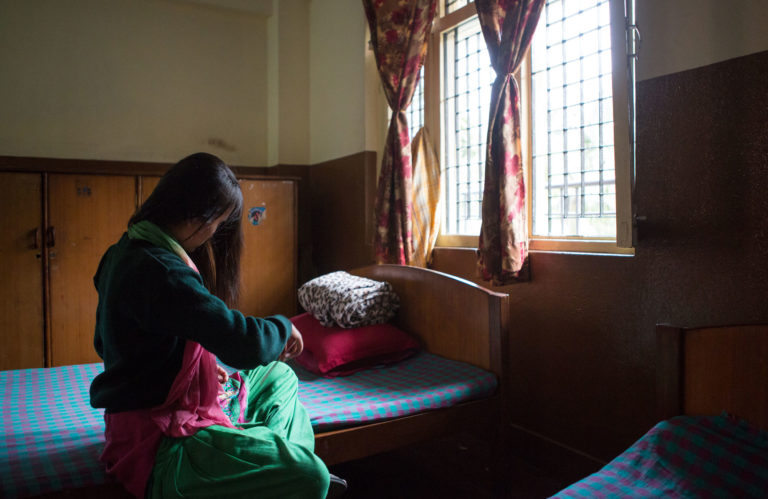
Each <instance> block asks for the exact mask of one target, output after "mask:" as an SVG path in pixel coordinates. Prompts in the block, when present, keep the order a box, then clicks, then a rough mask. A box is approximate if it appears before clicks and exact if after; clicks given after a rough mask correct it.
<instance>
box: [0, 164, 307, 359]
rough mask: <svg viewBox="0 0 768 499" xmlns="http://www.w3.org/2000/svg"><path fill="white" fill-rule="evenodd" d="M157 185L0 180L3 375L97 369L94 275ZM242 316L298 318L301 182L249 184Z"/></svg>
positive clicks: (4, 176)
mask: <svg viewBox="0 0 768 499" xmlns="http://www.w3.org/2000/svg"><path fill="white" fill-rule="evenodd" d="M158 180H159V176H154V175H150V176H143V175H141V176H137V175H130V174H125V175H123V174H109V175H105V174H96V173H93V174H91V173H82V174H81V173H68V172H51V173H45V172H30V173H27V172H18V171H15V172H0V214H1V215H0V216H2V227H3V230H2V231H0V345H2V346H0V370H5V369H23V368H33V367H44V366H60V365H68V364H81V363H87V362H98V361H99V360H100V359H99V357H98V355H97V354H96V352H95V350H94V348H93V334H94V326H95V322H96V317H95V316H96V305H97V302H98V295H97V293H96V289H95V288H94V285H93V276H94V274H95V273H96V269H97V268H98V264H99V261H100V260H101V257H102V255H103V254H104V252H105V251H106V250H107V248H108V247H109V246H110V245H111V244H113V243H115V242H116V241H117V240H118V239H119V238H120V236H121V234H122V233H123V232H124V231H125V229H126V226H127V223H128V220H129V218H130V217H131V215H132V214H133V213H134V211H135V209H136V207H137V205H138V203H139V202H143V200H144V199H146V197H148V196H149V194H150V193H151V192H152V189H154V187H155V185H157V181H158ZM240 181H241V186H242V189H243V198H244V206H243V208H244V213H243V232H244V236H245V248H244V251H243V257H242V261H241V264H242V282H243V288H242V292H241V301H240V309H241V310H242V311H243V312H244V313H246V314H249V315H257V316H264V315H272V314H277V313H280V314H284V315H288V316H291V315H294V314H295V313H296V274H297V271H296V261H297V258H296V253H297V234H296V218H297V213H296V210H297V205H296V192H297V191H296V181H295V180H292V179H275V178H255V177H244V178H242V179H241V180H240Z"/></svg>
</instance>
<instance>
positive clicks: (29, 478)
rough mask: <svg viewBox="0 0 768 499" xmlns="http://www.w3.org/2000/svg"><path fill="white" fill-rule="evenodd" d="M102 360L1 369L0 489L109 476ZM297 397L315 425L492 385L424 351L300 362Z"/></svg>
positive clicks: (454, 398)
mask: <svg viewBox="0 0 768 499" xmlns="http://www.w3.org/2000/svg"><path fill="white" fill-rule="evenodd" d="M102 369H103V367H102V365H101V364H84V365H76V366H65V367H55V368H48V369H22V370H16V371H0V390H1V391H2V401H1V402H0V420H1V421H0V432H1V433H2V435H0V436H1V438H2V442H3V445H2V448H1V449H0V497H2V498H14V497H28V496H34V495H39V494H44V493H49V492H55V491H58V490H63V489H71V488H77V487H85V486H91V485H98V484H102V483H105V482H108V481H109V478H108V477H107V476H106V475H105V473H104V470H103V468H102V467H101V465H100V463H99V462H98V457H99V454H100V453H101V449H102V447H103V445H104V419H103V410H99V409H93V408H92V407H91V406H90V403H89V397H88V388H89V386H90V384H91V380H92V379H93V378H94V377H95V376H96V375H97V374H98V373H99V372H101V370H102ZM297 371H298V372H297V373H298V374H299V377H300V384H299V398H300V400H301V401H302V402H303V403H304V405H305V406H306V407H307V409H308V411H309V414H310V417H311V420H312V425H313V427H314V428H315V430H316V431H323V430H325V429H328V428H332V427H339V426H342V425H343V426H351V425H354V424H355V423H360V422H371V421H375V420H380V419H385V418H391V417H395V416H401V415H406V414H412V413H415V412H419V411H421V410H424V409H431V408H439V407H446V406H449V405H452V404H455V403H458V402H461V401H464V400H469V399H472V398H479V397H482V396H485V395H488V394H490V393H492V392H493V391H494V390H495V387H496V379H495V377H494V376H493V375H492V374H489V373H487V372H486V371H483V370H481V369H478V368H475V367H472V366H469V365H466V364H462V363H458V362H453V361H450V360H447V359H444V358H441V357H437V356H434V355H430V354H420V355H418V356H416V357H413V358H411V359H408V360H406V361H404V362H401V363H399V364H396V365H394V366H390V367H388V368H386V369H374V370H369V371H362V372H359V373H356V374H354V375H352V376H349V377H346V378H336V379H333V380H331V379H326V378H315V377H313V376H312V375H309V374H308V373H306V372H302V371H300V370H299V369H298V368H297Z"/></svg>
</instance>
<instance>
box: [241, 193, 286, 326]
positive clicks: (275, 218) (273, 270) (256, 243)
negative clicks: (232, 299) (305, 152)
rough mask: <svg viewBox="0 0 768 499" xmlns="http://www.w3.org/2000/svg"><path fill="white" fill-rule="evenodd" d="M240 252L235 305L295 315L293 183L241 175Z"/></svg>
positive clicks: (261, 313) (261, 312) (253, 311)
mask: <svg viewBox="0 0 768 499" xmlns="http://www.w3.org/2000/svg"><path fill="white" fill-rule="evenodd" d="M240 187H241V189H242V191H243V239H244V243H245V244H244V248H243V257H242V261H241V272H242V287H241V291H240V310H241V311H242V312H243V313H245V314H248V315H255V316H257V317H263V316H266V315H273V314H283V315H285V316H287V317H291V316H292V315H295V314H296V277H297V276H296V274H297V269H296V263H297V255H296V252H297V249H296V248H297V234H296V218H297V216H296V194H295V193H296V183H295V182H293V181H289V180H250V179H241V180H240Z"/></svg>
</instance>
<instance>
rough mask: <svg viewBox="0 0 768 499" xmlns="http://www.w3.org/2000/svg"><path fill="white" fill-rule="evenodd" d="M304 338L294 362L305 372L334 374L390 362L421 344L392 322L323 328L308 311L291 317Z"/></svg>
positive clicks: (405, 356) (408, 353)
mask: <svg viewBox="0 0 768 499" xmlns="http://www.w3.org/2000/svg"><path fill="white" fill-rule="evenodd" d="M291 322H293V324H294V325H295V326H296V328H297V329H298V330H299V331H301V335H302V337H303V338H304V352H303V353H302V354H301V355H299V356H298V357H296V362H297V363H298V364H299V365H300V366H301V367H303V368H304V369H306V370H307V371H310V372H313V373H315V374H319V375H321V376H328V377H336V376H348V375H350V374H353V373H356V372H358V371H362V370H364V369H370V368H372V367H375V366H379V365H382V364H391V363H393V362H397V361H400V360H403V359H406V358H408V357H410V356H412V355H413V354H414V353H416V351H417V350H418V349H419V347H420V345H419V343H418V341H416V339H415V338H414V337H413V336H411V335H409V334H408V333H406V332H404V331H402V330H401V329H398V328H397V327H395V326H393V325H392V324H386V323H385V324H377V325H373V326H362V327H357V328H351V329H346V328H340V327H335V326H331V327H326V326H323V325H322V324H320V321H318V320H317V319H316V318H314V317H313V316H312V315H311V314H309V313H304V314H301V315H297V316H296V317H292V318H291Z"/></svg>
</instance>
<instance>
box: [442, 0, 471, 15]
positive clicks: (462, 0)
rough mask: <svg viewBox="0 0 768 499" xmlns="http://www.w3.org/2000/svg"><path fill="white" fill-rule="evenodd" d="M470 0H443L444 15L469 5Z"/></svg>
mask: <svg viewBox="0 0 768 499" xmlns="http://www.w3.org/2000/svg"><path fill="white" fill-rule="evenodd" d="M469 2H470V0H445V13H446V14H450V13H451V12H455V11H457V10H459V9H460V8H462V7H464V6H465V5H467V4H469Z"/></svg>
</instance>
